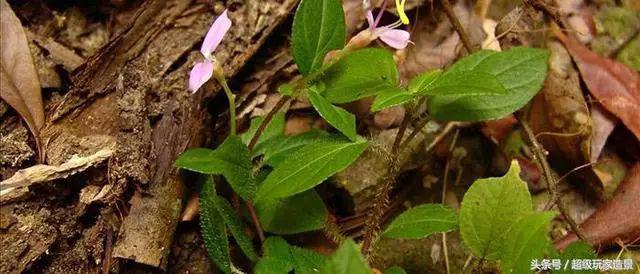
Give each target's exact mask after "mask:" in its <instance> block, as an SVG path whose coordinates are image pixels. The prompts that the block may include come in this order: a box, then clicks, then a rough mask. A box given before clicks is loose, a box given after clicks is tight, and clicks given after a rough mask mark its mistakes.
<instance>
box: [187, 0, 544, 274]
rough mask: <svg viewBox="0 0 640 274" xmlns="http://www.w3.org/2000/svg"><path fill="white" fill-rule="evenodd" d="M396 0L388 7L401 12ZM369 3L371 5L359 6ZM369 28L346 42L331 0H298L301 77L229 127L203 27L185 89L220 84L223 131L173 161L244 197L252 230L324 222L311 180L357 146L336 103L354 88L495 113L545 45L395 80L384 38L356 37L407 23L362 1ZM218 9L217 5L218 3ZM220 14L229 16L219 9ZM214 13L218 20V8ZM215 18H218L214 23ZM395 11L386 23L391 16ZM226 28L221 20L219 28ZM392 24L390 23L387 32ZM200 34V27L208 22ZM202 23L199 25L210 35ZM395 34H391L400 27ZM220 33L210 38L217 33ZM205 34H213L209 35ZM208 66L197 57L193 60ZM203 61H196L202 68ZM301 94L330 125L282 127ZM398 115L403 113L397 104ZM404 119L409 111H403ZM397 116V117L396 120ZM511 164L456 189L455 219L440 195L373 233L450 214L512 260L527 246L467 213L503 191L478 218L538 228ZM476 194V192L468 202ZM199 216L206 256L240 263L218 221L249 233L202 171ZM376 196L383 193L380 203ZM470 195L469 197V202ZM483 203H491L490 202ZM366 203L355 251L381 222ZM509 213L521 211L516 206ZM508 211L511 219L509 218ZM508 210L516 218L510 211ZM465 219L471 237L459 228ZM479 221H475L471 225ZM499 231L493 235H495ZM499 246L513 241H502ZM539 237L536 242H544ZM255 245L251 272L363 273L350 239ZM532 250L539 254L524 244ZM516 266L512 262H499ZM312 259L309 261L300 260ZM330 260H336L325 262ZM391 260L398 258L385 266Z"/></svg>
mask: <svg viewBox="0 0 640 274" xmlns="http://www.w3.org/2000/svg"><path fill="white" fill-rule="evenodd" d="M403 7H404V1H402V2H401V3H400V4H399V5H397V8H398V9H400V10H399V14H400V15H402V16H404V17H403V18H404V19H406V21H407V22H405V20H403V23H408V19H407V18H406V16H405V15H404V10H403ZM365 8H366V9H370V8H371V7H370V6H369V7H366V5H365ZM367 12H368V13H369V16H368V17H369V18H370V20H369V21H370V22H369V23H370V28H368V29H365V30H363V31H362V32H361V33H360V34H358V35H356V36H355V37H354V38H353V39H352V40H350V41H349V43H347V44H345V23H344V12H343V10H342V6H341V4H340V1H339V0H303V1H301V3H300V5H299V7H298V10H297V12H296V15H295V18H294V24H293V30H292V52H293V57H294V60H295V62H296V64H297V65H298V68H299V71H300V73H301V74H302V77H301V78H299V79H298V80H295V81H293V82H291V83H288V84H285V85H282V86H281V87H280V88H279V90H278V91H279V92H280V93H281V95H282V99H281V100H280V101H279V102H278V103H277V104H276V106H275V107H274V108H273V110H272V111H271V112H270V113H268V114H267V115H266V116H265V117H258V118H255V119H254V120H253V121H252V122H251V126H250V129H249V130H248V131H247V132H246V133H244V134H242V135H237V134H236V128H235V119H236V117H235V110H234V104H235V103H234V100H233V98H234V95H233V93H232V91H231V90H230V89H229V87H228V86H227V84H226V80H225V79H224V76H223V73H222V72H221V70H222V68H221V66H220V64H218V63H217V62H216V61H215V57H213V56H211V52H212V51H213V49H215V46H217V44H216V45H214V46H211V41H209V40H207V39H209V38H206V39H205V43H204V44H203V47H204V46H205V45H207V47H208V49H207V51H203V53H205V58H206V61H205V62H204V63H203V64H198V65H197V67H194V71H195V73H194V72H192V78H193V79H194V80H193V84H192V85H190V87H191V89H192V90H194V91H195V90H197V89H198V88H199V87H200V86H202V84H204V82H206V81H207V80H208V79H209V78H211V75H213V76H215V77H214V78H215V79H216V80H217V81H218V82H219V83H220V84H221V86H222V88H223V89H224V90H225V92H226V94H227V97H228V98H229V109H230V122H229V123H230V128H231V130H230V134H229V136H228V137H227V139H226V140H225V141H224V142H223V143H222V144H220V145H219V146H218V147H217V148H216V149H206V148H196V149H191V150H188V151H186V152H185V153H184V154H182V155H181V156H180V157H179V158H178V159H177V160H176V162H175V164H176V166H178V167H180V168H183V169H186V170H191V171H195V172H198V173H202V174H206V175H208V176H207V178H213V177H211V176H222V178H224V181H223V180H218V179H216V180H215V181H216V182H218V183H223V182H226V183H228V184H229V185H230V186H231V188H232V189H233V191H234V192H235V193H236V194H237V195H238V196H239V197H240V198H242V201H243V202H244V203H245V204H246V206H247V209H248V212H249V214H248V215H250V216H251V219H252V222H253V223H254V225H255V227H256V232H257V234H258V235H259V236H260V237H261V238H262V236H261V235H262V234H263V231H262V229H264V230H265V231H267V232H269V233H272V234H275V235H284V234H293V233H300V232H305V231H310V230H317V229H321V228H323V227H324V224H325V223H326V218H327V209H326V207H325V205H324V203H323V201H322V199H321V198H320V197H319V196H318V194H317V193H316V192H315V190H314V187H315V186H317V185H318V184H321V183H322V182H323V181H325V180H326V179H327V178H329V177H330V176H332V175H333V174H335V173H337V172H339V171H341V170H343V169H344V168H346V167H347V166H349V165H350V164H351V163H353V162H354V161H355V160H356V159H357V158H358V157H359V156H360V155H361V154H362V153H363V152H364V151H365V149H367V147H368V141H367V139H366V138H364V137H362V136H359V135H358V134H357V131H356V117H355V116H354V115H353V114H352V113H350V112H348V111H347V110H345V109H343V108H341V107H340V106H339V105H337V104H343V103H348V102H352V101H355V100H358V99H361V98H365V97H375V101H374V103H373V106H372V111H374V112H375V111H379V110H382V109H385V108H388V107H391V106H396V105H405V106H406V107H407V109H410V110H411V109H417V108H418V107H420V106H422V105H424V106H426V108H427V110H428V114H429V115H430V117H433V118H434V119H438V120H444V121H481V120H487V119H495V118H501V117H503V116H505V115H508V114H510V113H512V112H514V111H516V110H517V109H519V108H521V107H522V106H524V105H525V104H526V103H527V102H528V101H529V100H531V98H532V97H533V96H534V95H535V94H536V93H537V92H538V90H539V89H540V88H541V86H542V82H543V81H544V78H545V75H546V69H547V65H546V63H547V53H546V52H545V51H544V50H540V49H531V48H514V49H511V50H508V51H505V52H494V51H480V52H477V53H474V54H471V55H469V56H467V57H465V58H463V59H461V60H459V61H458V62H457V63H456V64H454V65H452V66H451V67H449V68H448V69H445V70H436V71H428V72H425V73H423V74H421V75H418V76H417V77H415V78H413V79H411V80H410V81H409V83H408V85H406V86H405V85H403V84H402V83H400V81H399V76H398V75H399V73H398V69H397V67H396V63H395V61H394V58H393V54H392V53H391V52H390V51H389V50H388V49H386V48H366V47H367V46H368V45H369V44H370V43H371V42H372V41H374V40H376V39H378V38H380V39H381V40H382V41H385V42H386V43H387V44H388V45H389V46H391V47H392V48H402V47H404V46H406V43H405V42H408V39H409V37H408V32H406V31H403V30H399V29H393V28H391V27H377V22H378V21H379V17H380V15H378V18H376V19H375V21H374V19H373V16H372V15H370V10H367ZM223 15H224V16H221V18H222V19H224V18H225V17H226V13H224V14H223ZM226 20H228V18H227V19H226ZM223 21H224V20H223ZM217 22H218V20H216V23H214V26H213V27H212V31H214V34H212V35H214V36H215V38H216V39H218V40H221V39H222V36H223V35H224V33H217V34H216V33H215V32H216V31H218V32H226V30H228V28H230V27H231V26H230V23H229V24H228V25H227V24H223V23H217ZM221 24H222V27H221ZM399 25H400V23H398V24H396V25H394V26H393V27H394V28H395V27H397V26H399ZM225 28H226V29H225ZM388 31H393V32H388ZM209 34H211V31H210V33H209ZM209 34H208V35H207V37H209ZM405 37H406V41H404V42H403V41H400V42H402V43H395V42H397V41H395V42H394V41H392V39H395V38H398V39H404V38H405ZM217 43H219V41H217ZM214 44H215V43H214ZM209 65H210V66H211V67H210V68H209V67H206V68H203V67H204V66H209ZM203 71H204V72H203ZM300 98H308V100H309V101H310V102H311V104H312V105H313V108H314V109H315V110H316V111H317V112H318V114H319V115H320V116H321V117H322V118H324V119H325V120H326V121H327V122H328V123H329V124H330V125H331V126H333V127H334V128H335V129H336V133H329V132H324V131H318V130H316V131H311V132H308V133H305V134H301V135H295V136H287V135H285V134H284V113H282V112H280V109H281V108H282V107H283V106H284V105H285V104H286V102H288V101H289V100H291V99H300ZM408 117H411V116H410V115H408ZM407 121H408V120H407ZM405 126H406V123H405ZM398 136H399V137H397V139H396V145H394V153H397V152H398V150H399V149H400V147H401V143H400V140H402V134H401V133H399V134H398ZM395 164H396V163H395V162H394V161H392V162H391V165H392V166H391V167H390V172H389V174H392V176H390V177H391V178H390V183H389V184H387V185H386V187H385V188H384V189H382V190H381V194H380V197H381V199H382V200H386V199H387V198H388V192H389V191H390V189H391V188H392V186H393V183H392V182H393V180H394V179H395V178H392V177H394V176H393V174H394V172H393V168H394V167H393V165H395ZM517 170H518V169H517V166H516V167H513V168H512V170H511V171H510V172H509V174H508V175H506V177H504V178H499V179H486V181H482V180H481V181H479V182H477V183H476V185H474V187H472V188H471V189H470V190H469V192H468V193H467V195H466V196H465V200H464V201H463V207H462V208H461V212H460V217H459V221H458V220H457V218H456V213H455V211H454V210H453V209H450V208H447V207H444V206H440V205H423V206H419V207H416V208H413V209H410V210H408V211H407V212H405V213H403V214H401V215H400V216H399V217H398V218H397V219H396V220H395V221H393V222H392V223H391V225H390V226H389V227H388V228H387V229H386V230H385V232H384V233H383V234H382V235H383V236H385V237H392V238H421V237H427V236H429V235H431V234H432V233H435V232H447V231H451V230H454V229H456V228H457V227H458V223H459V226H460V230H461V232H462V235H463V239H464V240H465V243H466V244H467V245H468V247H469V248H470V249H471V250H472V252H473V253H474V254H475V255H476V256H479V257H483V258H486V259H498V258H500V259H502V260H503V261H504V262H515V261H518V262H519V261H521V260H524V259H525V258H529V257H531V256H532V254H533V253H526V254H521V255H520V256H518V257H508V256H506V255H504V254H501V253H500V252H499V250H500V247H503V245H499V242H497V241H495V239H490V238H491V235H490V234H491V232H486V231H480V230H478V229H475V228H476V226H477V225H478V223H477V222H478V221H480V220H476V219H474V217H473V216H475V215H474V214H478V213H482V214H489V213H488V212H490V211H491V210H496V208H497V207H499V206H502V204H499V205H498V204H494V203H497V202H509V203H511V204H510V205H509V207H508V208H509V210H508V212H507V211H505V212H502V213H504V216H503V217H501V218H500V219H495V220H493V219H488V220H487V221H492V223H490V224H487V225H490V226H496V227H498V226H499V227H500V228H501V229H505V230H508V229H512V231H513V233H511V234H509V233H507V236H506V237H507V240H513V241H515V240H520V239H521V238H526V237H537V238H544V237H543V236H544V235H543V234H542V232H544V231H545V227H546V226H545V225H546V224H548V221H549V219H550V217H551V216H552V215H550V214H548V213H541V214H535V213H533V212H532V210H531V202H530V198H529V196H528V195H529V194H528V192H527V189H526V186H525V185H524V184H523V183H522V181H521V180H520V179H519V178H518V177H517ZM481 187H484V188H487V189H488V190H487V191H498V193H503V192H502V191H503V190H504V189H509V190H513V191H514V192H517V193H510V195H507V196H505V198H509V199H505V200H502V201H491V198H490V197H485V196H482V195H480V194H477V190H476V189H478V188H481ZM469 201H475V202H469ZM200 202H201V212H200V213H201V227H202V233H203V236H204V239H205V245H206V247H207V250H208V251H209V255H210V257H211V259H212V260H213V261H214V262H215V263H216V265H217V266H218V267H219V268H220V269H221V270H222V271H224V272H226V273H230V272H234V271H235V272H237V271H239V270H238V269H237V268H236V267H234V265H233V263H232V262H231V257H230V255H229V242H228V239H227V228H228V229H229V231H231V234H232V235H233V237H234V238H235V241H236V243H237V244H238V245H239V246H240V247H241V249H242V251H243V252H244V254H245V255H246V256H247V258H249V259H250V260H256V259H258V256H257V255H256V254H255V252H254V251H253V245H252V243H251V240H250V239H248V238H247V236H246V235H245V234H244V233H243V232H242V230H243V228H242V226H243V225H244V221H243V219H242V217H244V215H243V214H240V216H238V215H236V214H234V213H235V211H234V210H232V208H231V206H230V205H229V203H228V202H227V201H226V199H225V198H224V197H221V196H218V195H217V194H216V192H215V186H214V180H213V179H208V180H207V181H205V183H204V185H203V188H202V191H201V195H200ZM382 204H383V203H382ZM471 204H473V205H475V206H471ZM489 206H491V207H490V208H489ZM381 209H382V211H384V208H377V209H374V213H373V214H372V216H370V218H369V220H370V222H371V223H373V224H372V225H370V226H368V232H369V233H368V234H367V235H365V246H364V247H363V249H364V253H366V251H367V250H368V249H369V244H370V243H371V241H372V240H373V238H374V237H375V234H376V232H377V228H378V227H379V226H380V221H379V220H380V216H379V215H380V213H381V212H382V211H381ZM519 216H527V217H522V218H520V219H519V218H517V217H519ZM509 220H511V221H513V222H508V221H509ZM516 220H517V222H516ZM529 225H537V226H538V227H539V228H540V229H538V230H536V234H533V235H530V234H526V233H524V232H522V231H520V230H519V229H518V228H519V227H520V226H529ZM469 229H473V230H474V231H476V232H477V233H479V234H477V235H476V237H471V236H469V235H470V234H469V233H470V232H468V231H469ZM481 232H482V233H481ZM500 242H503V241H500ZM509 248H512V249H514V248H517V247H515V246H510V247H509ZM545 248H546V247H545ZM262 249H263V254H262V257H261V258H260V259H259V260H258V261H257V264H256V265H255V268H254V270H253V271H254V272H255V273H283V272H289V271H292V270H293V271H295V272H296V273H312V272H313V271H320V273H370V271H371V270H370V269H369V266H368V265H367V264H366V261H365V260H364V259H363V257H361V255H360V252H359V247H358V246H357V245H356V244H355V243H354V242H353V241H352V240H346V241H345V242H344V243H343V244H342V245H341V247H340V248H339V249H338V251H336V253H335V255H334V256H332V257H331V258H324V257H323V256H321V255H318V254H316V253H313V252H311V251H308V250H304V249H302V248H299V247H293V246H289V245H288V244H287V243H286V242H285V241H284V240H283V239H282V238H277V237H270V238H268V239H266V241H264V242H263V244H262ZM533 255H538V254H537V253H536V254H533ZM503 265H511V266H515V264H506V263H505V264H503ZM311 270H313V271H311ZM336 271H337V272H336ZM395 271H396V272H398V270H397V269H396V270H395Z"/></svg>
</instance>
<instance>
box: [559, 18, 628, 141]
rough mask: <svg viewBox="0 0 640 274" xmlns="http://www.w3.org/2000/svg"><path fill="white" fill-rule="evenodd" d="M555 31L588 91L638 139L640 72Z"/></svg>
mask: <svg viewBox="0 0 640 274" xmlns="http://www.w3.org/2000/svg"><path fill="white" fill-rule="evenodd" d="M555 33H556V36H558V38H559V39H560V41H562V43H564V45H565V46H566V47H567V49H568V50H569V53H571V55H572V56H573V59H574V61H575V62H576V63H577V64H578V68H579V70H580V74H581V75H582V79H583V80H584V82H585V83H586V84H587V87H588V88H589V91H590V92H591V94H592V95H593V96H594V97H595V98H596V99H598V101H599V102H600V103H601V104H602V105H603V106H604V107H605V108H606V109H607V110H609V111H610V112H611V113H613V114H614V115H616V116H617V117H618V118H620V120H622V123H624V125H625V126H627V127H628V128H629V130H631V132H633V134H634V135H635V136H636V137H637V138H638V139H640V119H638V117H640V90H638V89H639V87H640V75H639V74H638V73H637V72H636V71H634V70H632V69H630V68H629V67H627V66H625V65H623V64H621V63H618V62H616V61H613V60H611V59H609V58H606V57H603V56H600V55H598V54H596V53H594V52H592V51H591V50H589V49H587V48H586V47H584V46H583V45H581V44H580V43H579V42H577V41H575V40H574V39H572V38H570V37H567V36H565V35H564V34H562V33H561V32H560V31H557V30H556V31H555Z"/></svg>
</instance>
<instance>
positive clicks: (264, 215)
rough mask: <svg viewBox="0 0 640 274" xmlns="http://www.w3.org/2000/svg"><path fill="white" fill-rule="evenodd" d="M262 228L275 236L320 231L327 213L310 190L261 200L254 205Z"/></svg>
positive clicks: (314, 192) (321, 202)
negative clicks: (279, 197)
mask: <svg viewBox="0 0 640 274" xmlns="http://www.w3.org/2000/svg"><path fill="white" fill-rule="evenodd" d="M255 207H256V211H257V212H258V217H259V219H260V223H261V224H262V228H263V229H264V230H265V231H268V232H272V233H277V234H296V233H301V232H307V231H312V230H318V229H322V228H323V227H324V225H325V223H326V222H327V216H328V211H327V208H326V207H325V205H324V202H323V201H322V199H321V198H320V196H319V195H318V193H316V191H315V190H313V189H311V190H308V191H305V192H302V193H300V194H297V195H293V196H291V197H286V198H281V199H269V200H262V201H260V202H259V203H257V204H255Z"/></svg>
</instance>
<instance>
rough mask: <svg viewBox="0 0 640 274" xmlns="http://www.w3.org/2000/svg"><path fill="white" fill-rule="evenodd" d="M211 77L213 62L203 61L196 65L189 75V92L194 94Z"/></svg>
mask: <svg viewBox="0 0 640 274" xmlns="http://www.w3.org/2000/svg"><path fill="white" fill-rule="evenodd" d="M212 75H213V62H211V61H209V60H205V61H204V62H198V63H196V65H195V66H193V68H192V69H191V73H190V74H189V90H190V91H191V92H193V93H195V92H196V91H198V89H200V87H201V86H202V85H204V83H206V82H207V81H209V79H211V76H212Z"/></svg>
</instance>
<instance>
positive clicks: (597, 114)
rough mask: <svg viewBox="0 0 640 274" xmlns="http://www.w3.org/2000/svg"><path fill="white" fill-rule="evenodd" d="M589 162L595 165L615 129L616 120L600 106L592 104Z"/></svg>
mask: <svg viewBox="0 0 640 274" xmlns="http://www.w3.org/2000/svg"><path fill="white" fill-rule="evenodd" d="M591 122H592V135H591V153H590V154H591V162H592V163H595V162H596V161H598V158H599V157H600V153H601V152H602V149H603V148H604V145H605V144H606V143H607V139H609V135H611V133H612V132H613V129H615V127H616V124H617V123H618V118H616V117H615V116H613V114H611V113H610V112H608V111H607V110H606V109H604V108H603V107H602V106H601V105H600V104H594V105H593V106H592V107H591Z"/></svg>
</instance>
